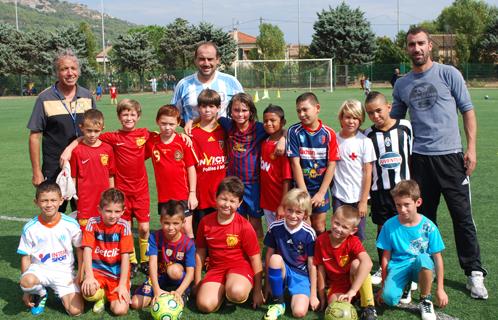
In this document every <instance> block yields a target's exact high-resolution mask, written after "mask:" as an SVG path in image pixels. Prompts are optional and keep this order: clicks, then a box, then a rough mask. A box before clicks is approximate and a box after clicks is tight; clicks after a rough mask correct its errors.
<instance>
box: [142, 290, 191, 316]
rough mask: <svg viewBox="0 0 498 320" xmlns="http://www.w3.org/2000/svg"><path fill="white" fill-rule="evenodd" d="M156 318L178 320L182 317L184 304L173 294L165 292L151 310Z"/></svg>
mask: <svg viewBox="0 0 498 320" xmlns="http://www.w3.org/2000/svg"><path fill="white" fill-rule="evenodd" d="M150 313H151V315H152V318H154V319H155V320H178V319H180V318H181V317H182V314H183V306H182V305H181V304H180V303H178V301H176V299H175V296H174V295H172V294H163V295H161V296H160V297H159V298H158V299H157V301H156V302H155V303H154V305H153V306H152V309H151V310H150Z"/></svg>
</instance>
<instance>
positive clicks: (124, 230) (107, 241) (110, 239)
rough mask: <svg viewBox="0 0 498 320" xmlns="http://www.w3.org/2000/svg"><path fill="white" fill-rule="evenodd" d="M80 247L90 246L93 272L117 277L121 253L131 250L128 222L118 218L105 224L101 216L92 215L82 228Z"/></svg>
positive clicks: (131, 243) (119, 270)
mask: <svg viewBox="0 0 498 320" xmlns="http://www.w3.org/2000/svg"><path fill="white" fill-rule="evenodd" d="M81 247H90V248H92V268H93V272H95V273H98V274H99V275H102V276H104V277H108V278H112V279H119V277H120V275H121V255H122V254H123V253H131V252H133V236H132V233H131V227H130V224H129V222H127V221H126V220H123V219H119V220H118V222H117V223H116V224H114V225H112V226H106V225H105V224H104V222H103V221H102V218H101V217H93V218H90V219H89V220H88V224H87V225H86V227H85V230H83V239H82V241H81Z"/></svg>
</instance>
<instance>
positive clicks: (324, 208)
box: [308, 190, 330, 214]
mask: <svg viewBox="0 0 498 320" xmlns="http://www.w3.org/2000/svg"><path fill="white" fill-rule="evenodd" d="M308 192H309V194H310V197H312V198H313V196H314V195H315V194H316V193H317V192H318V190H308ZM323 199H324V200H325V202H324V204H323V206H320V207H313V209H312V214H320V213H327V211H329V210H330V192H329V190H327V192H326V193H325V196H324V197H323Z"/></svg>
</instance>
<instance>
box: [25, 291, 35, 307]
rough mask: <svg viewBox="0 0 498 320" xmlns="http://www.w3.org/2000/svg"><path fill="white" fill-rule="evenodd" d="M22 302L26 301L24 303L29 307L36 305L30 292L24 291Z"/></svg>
mask: <svg viewBox="0 0 498 320" xmlns="http://www.w3.org/2000/svg"><path fill="white" fill-rule="evenodd" d="M22 302H24V304H25V305H26V307H28V308H32V307H34V306H35V304H34V303H33V301H32V300H31V295H30V294H29V293H24V294H23V295H22Z"/></svg>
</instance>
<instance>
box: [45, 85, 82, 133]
mask: <svg viewBox="0 0 498 320" xmlns="http://www.w3.org/2000/svg"><path fill="white" fill-rule="evenodd" d="M52 89H53V90H54V93H55V95H56V96H57V98H59V100H60V102H61V103H62V105H63V106H64V109H66V111H67V113H68V114H69V116H71V120H72V121H73V128H74V134H75V135H76V137H78V136H79V134H78V126H77V125H76V112H77V109H78V105H76V107H75V108H74V112H71V109H70V108H68V107H67V105H66V102H65V101H66V99H65V98H64V97H63V96H62V95H61V94H60V92H59V90H57V85H56V84H54V85H53V86H52ZM69 105H71V102H70V103H69Z"/></svg>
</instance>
